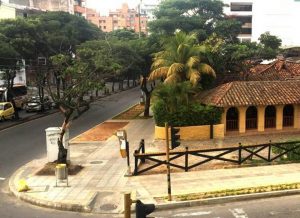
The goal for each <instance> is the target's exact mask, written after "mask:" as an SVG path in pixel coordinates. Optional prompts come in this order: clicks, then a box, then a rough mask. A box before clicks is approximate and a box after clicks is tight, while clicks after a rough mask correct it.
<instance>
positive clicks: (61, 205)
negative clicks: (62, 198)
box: [8, 162, 93, 213]
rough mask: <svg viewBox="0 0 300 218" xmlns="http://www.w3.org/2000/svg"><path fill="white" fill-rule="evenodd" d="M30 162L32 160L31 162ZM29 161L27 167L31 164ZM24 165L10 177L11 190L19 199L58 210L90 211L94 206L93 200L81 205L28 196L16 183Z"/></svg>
mask: <svg viewBox="0 0 300 218" xmlns="http://www.w3.org/2000/svg"><path fill="white" fill-rule="evenodd" d="M29 163H30V162H29ZM29 163H27V164H26V165H25V167H26V166H27V165H28V164H29ZM23 168H24V167H22V168H19V169H18V170H17V171H15V172H14V173H13V175H12V176H11V177H10V178H9V183H8V185H9V191H10V192H11V193H13V194H14V195H15V196H16V197H17V198H18V199H20V200H22V201H25V202H27V203H30V204H33V205H36V206H40V207H45V208H51V209H56V210H64V211H75V212H84V213H90V212H91V210H92V208H91V207H90V203H91V201H92V200H93V198H92V199H91V201H90V202H89V204H88V205H80V204H74V203H61V202H51V201H47V200H42V199H37V198H33V197H31V196H28V195H27V194H26V192H18V190H17V189H16V187H15V185H14V181H15V178H16V177H17V176H18V175H19V174H20V172H21V171H23V170H22V169H23Z"/></svg>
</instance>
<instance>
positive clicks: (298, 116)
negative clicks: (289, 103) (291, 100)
mask: <svg viewBox="0 0 300 218" xmlns="http://www.w3.org/2000/svg"><path fill="white" fill-rule="evenodd" d="M293 106H294V128H295V129H300V105H298V104H295V105H293Z"/></svg>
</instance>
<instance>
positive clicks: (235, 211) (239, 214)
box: [229, 208, 248, 218]
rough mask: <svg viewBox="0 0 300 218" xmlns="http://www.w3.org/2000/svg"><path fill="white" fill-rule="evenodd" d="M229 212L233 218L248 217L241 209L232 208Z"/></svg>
mask: <svg viewBox="0 0 300 218" xmlns="http://www.w3.org/2000/svg"><path fill="white" fill-rule="evenodd" d="M229 211H230V212H231V213H232V215H233V216H234V217H235V218H248V215H247V214H246V212H245V211H244V210H243V208H234V209H233V210H231V209H229Z"/></svg>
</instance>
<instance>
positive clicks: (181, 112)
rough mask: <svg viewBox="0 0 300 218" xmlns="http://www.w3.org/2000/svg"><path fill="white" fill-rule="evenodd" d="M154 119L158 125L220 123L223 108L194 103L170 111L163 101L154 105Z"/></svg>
mask: <svg viewBox="0 0 300 218" xmlns="http://www.w3.org/2000/svg"><path fill="white" fill-rule="evenodd" d="M152 110H153V115H154V120H155V123H156V125H157V126H164V125H165V122H168V123H169V124H170V125H173V126H178V127H179V126H199V125H209V124H218V123H220V120H221V114H222V110H221V109H220V108H216V107H212V106H203V105H201V104H199V103H193V104H191V105H190V106H184V105H183V106H179V107H178V108H177V111H175V112H172V113H170V112H168V111H167V110H166V107H165V105H164V103H163V102H157V103H156V104H154V105H153V106H152Z"/></svg>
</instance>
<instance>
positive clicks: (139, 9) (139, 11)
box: [138, 0, 142, 38]
mask: <svg viewBox="0 0 300 218" xmlns="http://www.w3.org/2000/svg"><path fill="white" fill-rule="evenodd" d="M141 4H142V0H140V4H139V7H138V15H139V38H141Z"/></svg>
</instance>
